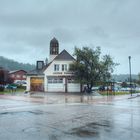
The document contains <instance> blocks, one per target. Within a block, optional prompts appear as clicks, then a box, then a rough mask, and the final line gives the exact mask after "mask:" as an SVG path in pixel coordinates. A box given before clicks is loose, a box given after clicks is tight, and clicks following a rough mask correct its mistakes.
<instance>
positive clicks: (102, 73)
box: [70, 47, 117, 92]
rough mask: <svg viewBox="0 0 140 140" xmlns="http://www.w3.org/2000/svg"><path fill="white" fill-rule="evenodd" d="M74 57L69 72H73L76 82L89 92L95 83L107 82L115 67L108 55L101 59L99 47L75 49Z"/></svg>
mask: <svg viewBox="0 0 140 140" xmlns="http://www.w3.org/2000/svg"><path fill="white" fill-rule="evenodd" d="M74 56H75V57H76V61H75V62H74V63H73V64H71V66H70V70H72V71H74V72H75V80H76V81H78V82H80V83H81V84H86V85H87V88H88V91H89V92H91V89H92V87H93V86H94V85H95V83H97V82H101V81H107V80H109V79H110V78H111V73H112V72H113V69H114V67H115V66H116V65H117V64H116V63H114V62H113V60H112V58H111V56H110V55H104V56H103V57H102V59H101V49H100V47H96V48H95V49H91V48H89V47H83V48H82V49H79V48H77V47H75V51H74Z"/></svg>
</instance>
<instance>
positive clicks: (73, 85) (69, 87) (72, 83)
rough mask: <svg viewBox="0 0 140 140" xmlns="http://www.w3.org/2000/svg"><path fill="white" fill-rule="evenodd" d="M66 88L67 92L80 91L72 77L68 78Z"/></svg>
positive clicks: (78, 85)
mask: <svg viewBox="0 0 140 140" xmlns="http://www.w3.org/2000/svg"><path fill="white" fill-rule="evenodd" d="M67 90H68V92H80V84H79V83H75V81H74V79H72V78H68V80H67Z"/></svg>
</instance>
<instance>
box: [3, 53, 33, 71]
mask: <svg viewBox="0 0 140 140" xmlns="http://www.w3.org/2000/svg"><path fill="white" fill-rule="evenodd" d="M0 67H3V68H4V69H7V70H10V71H12V70H19V69H23V70H25V71H30V70H32V69H34V68H35V65H31V64H29V63H27V64H24V63H19V62H17V61H14V60H11V59H7V58H5V57H3V56H0Z"/></svg>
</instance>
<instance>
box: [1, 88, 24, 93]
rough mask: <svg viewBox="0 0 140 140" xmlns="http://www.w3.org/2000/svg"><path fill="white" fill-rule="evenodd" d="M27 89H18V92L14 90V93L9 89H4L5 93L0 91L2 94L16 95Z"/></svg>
mask: <svg viewBox="0 0 140 140" xmlns="http://www.w3.org/2000/svg"><path fill="white" fill-rule="evenodd" d="M24 91H25V89H23V88H17V89H16V91H15V90H14V91H13V92H12V90H9V89H4V91H0V94H11V93H16V92H24Z"/></svg>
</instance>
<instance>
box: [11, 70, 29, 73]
mask: <svg viewBox="0 0 140 140" xmlns="http://www.w3.org/2000/svg"><path fill="white" fill-rule="evenodd" d="M18 71H24V72H25V73H27V71H25V70H13V71H10V72H9V74H12V73H16V72H18Z"/></svg>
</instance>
